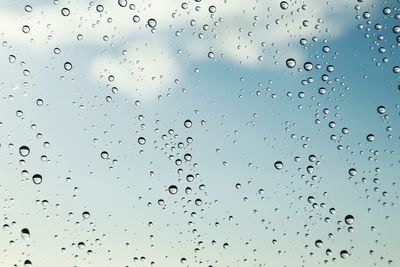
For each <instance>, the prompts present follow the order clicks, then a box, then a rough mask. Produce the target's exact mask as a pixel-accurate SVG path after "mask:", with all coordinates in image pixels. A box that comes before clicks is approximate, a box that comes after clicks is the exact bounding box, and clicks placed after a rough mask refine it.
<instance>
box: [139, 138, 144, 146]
mask: <svg viewBox="0 0 400 267" xmlns="http://www.w3.org/2000/svg"><path fill="white" fill-rule="evenodd" d="M138 143H139V145H144V144H146V139H145V138H144V137H139V138H138Z"/></svg>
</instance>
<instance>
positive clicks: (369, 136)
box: [367, 134, 375, 142]
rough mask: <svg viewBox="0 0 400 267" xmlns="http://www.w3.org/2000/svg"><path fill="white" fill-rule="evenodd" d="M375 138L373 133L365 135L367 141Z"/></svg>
mask: <svg viewBox="0 0 400 267" xmlns="http://www.w3.org/2000/svg"><path fill="white" fill-rule="evenodd" d="M374 140H375V135H373V134H368V135H367V141H368V142H373V141H374Z"/></svg>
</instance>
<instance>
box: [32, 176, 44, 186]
mask: <svg viewBox="0 0 400 267" xmlns="http://www.w3.org/2000/svg"><path fill="white" fill-rule="evenodd" d="M42 180H43V178H42V175H40V174H34V175H33V176H32V181H33V183H34V184H41V183H42Z"/></svg>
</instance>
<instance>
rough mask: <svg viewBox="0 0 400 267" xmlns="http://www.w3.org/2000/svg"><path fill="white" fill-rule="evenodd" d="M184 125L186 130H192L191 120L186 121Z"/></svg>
mask: <svg viewBox="0 0 400 267" xmlns="http://www.w3.org/2000/svg"><path fill="white" fill-rule="evenodd" d="M183 125H185V127H186V128H190V127H192V121H191V120H185V122H184V123H183Z"/></svg>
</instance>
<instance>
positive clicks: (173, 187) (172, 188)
mask: <svg viewBox="0 0 400 267" xmlns="http://www.w3.org/2000/svg"><path fill="white" fill-rule="evenodd" d="M168 191H169V193H170V194H172V195H175V194H176V193H178V187H176V185H170V186H169V187H168Z"/></svg>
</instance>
